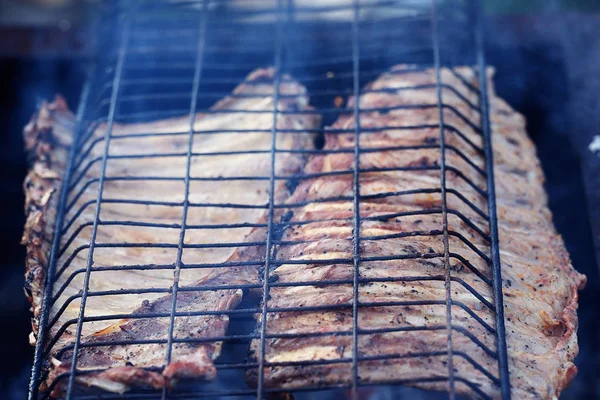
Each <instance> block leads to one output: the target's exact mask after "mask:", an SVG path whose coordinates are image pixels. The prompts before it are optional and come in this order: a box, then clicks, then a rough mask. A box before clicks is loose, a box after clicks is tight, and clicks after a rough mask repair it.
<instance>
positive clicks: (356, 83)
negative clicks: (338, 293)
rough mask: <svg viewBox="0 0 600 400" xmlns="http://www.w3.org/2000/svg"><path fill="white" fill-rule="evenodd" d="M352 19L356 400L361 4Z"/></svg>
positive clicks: (355, 374) (354, 371) (355, 376)
mask: <svg viewBox="0 0 600 400" xmlns="http://www.w3.org/2000/svg"><path fill="white" fill-rule="evenodd" d="M352 4H353V15H354V16H353V19H352V86H353V92H354V168H353V182H352V185H353V186H352V187H353V189H352V195H353V199H352V205H353V215H354V217H353V230H352V245H353V248H352V253H353V254H352V258H353V282H352V290H353V291H352V399H353V400H357V399H358V385H359V383H360V382H359V376H358V330H359V326H358V311H359V303H360V301H359V299H358V296H359V290H358V289H359V278H360V260H359V257H360V112H361V110H360V48H359V41H358V40H359V38H358V22H359V17H360V0H353V3H352Z"/></svg>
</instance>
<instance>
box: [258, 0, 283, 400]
mask: <svg viewBox="0 0 600 400" xmlns="http://www.w3.org/2000/svg"><path fill="white" fill-rule="evenodd" d="M283 11H284V10H283V0H277V22H276V24H275V30H276V31H275V49H274V53H275V59H274V76H273V111H272V113H273V124H272V125H271V160H270V161H271V166H270V172H271V174H270V175H271V176H270V179H269V210H268V214H267V219H268V222H267V240H266V245H265V265H264V267H263V268H264V269H263V273H262V285H263V286H262V310H261V314H260V345H259V351H258V382H257V387H256V398H257V399H258V400H262V398H263V396H264V389H265V387H264V385H265V358H266V357H265V350H266V335H267V322H268V321H267V318H268V314H267V308H268V302H269V283H270V279H269V269H270V268H271V257H272V247H273V219H274V211H275V207H274V204H275V162H276V158H275V155H276V149H277V116H278V115H279V113H280V112H281V111H280V110H279V85H280V83H281V67H282V53H283V37H282V36H283V19H282V15H283Z"/></svg>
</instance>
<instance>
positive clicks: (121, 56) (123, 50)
mask: <svg viewBox="0 0 600 400" xmlns="http://www.w3.org/2000/svg"><path fill="white" fill-rule="evenodd" d="M133 15H134V13H133V12H132V13H129V14H126V15H125V22H124V23H125V25H124V30H123V34H122V37H121V43H120V48H119V52H118V59H117V66H116V70H115V76H114V79H113V87H112V93H111V98H110V108H109V112H108V122H107V126H106V133H105V136H104V152H103V155H102V166H101V171H100V178H99V181H98V194H97V198H96V211H95V214H94V224H93V227H92V236H91V238H90V245H89V253H88V260H87V265H86V270H85V277H84V282H83V288H82V293H81V304H80V306H79V315H78V317H77V330H76V333H75V344H74V346H73V357H72V359H71V369H70V374H69V383H68V386H67V392H66V398H67V399H71V397H72V396H73V388H74V384H75V371H76V369H77V353H78V352H79V346H80V344H81V331H82V329H83V317H84V314H85V305H86V302H87V297H88V291H89V284H90V276H91V274H92V266H93V265H94V249H95V246H96V236H97V234H98V224H99V222H100V209H101V206H102V194H103V191H104V178H105V176H106V165H107V161H108V153H109V149H110V139H111V135H112V128H113V124H114V119H115V113H116V109H117V103H118V100H119V88H120V82H121V76H122V73H123V65H124V64H125V57H126V55H127V47H128V45H129V36H130V34H131V24H132V23H131V18H132V17H133ZM57 234H58V231H57Z"/></svg>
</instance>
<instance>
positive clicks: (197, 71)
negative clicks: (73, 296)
mask: <svg viewBox="0 0 600 400" xmlns="http://www.w3.org/2000/svg"><path fill="white" fill-rule="evenodd" d="M209 1H210V0H205V1H204V2H203V10H202V14H201V16H200V22H199V29H198V30H199V32H198V47H197V49H196V63H195V66H194V80H193V84H192V91H191V93H190V96H191V100H190V111H189V131H188V149H187V155H186V167H185V180H184V185H185V192H184V199H183V213H182V217H181V230H180V232H179V242H178V244H177V259H176V261H175V271H174V272H173V275H174V276H173V278H174V279H173V286H172V288H171V296H172V301H171V311H170V315H169V336H168V338H167V354H166V363H167V365H168V364H169V363H170V362H171V357H172V354H173V331H174V329H175V311H176V309H177V292H178V289H179V277H180V275H181V267H182V264H183V263H182V261H181V259H182V257H183V244H184V241H185V231H186V229H185V228H186V223H187V214H188V206H189V194H190V170H191V164H192V148H193V146H194V123H195V121H196V106H197V102H198V89H199V87H200V79H201V78H202V66H203V62H204V44H205V43H206V22H207V14H208V2H209ZM166 390H167V389H166V388H163V392H162V398H163V399H165V398H166V395H167V392H166Z"/></svg>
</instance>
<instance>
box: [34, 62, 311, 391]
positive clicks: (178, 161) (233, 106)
mask: <svg viewBox="0 0 600 400" xmlns="http://www.w3.org/2000/svg"><path fill="white" fill-rule="evenodd" d="M273 78H274V73H273V70H271V69H266V70H257V71H255V72H253V73H251V74H250V75H249V76H248V77H247V79H246V80H245V82H244V83H243V84H241V85H240V86H238V87H237V88H236V89H235V90H234V91H233V95H231V96H228V97H226V98H224V99H223V100H221V101H219V102H218V103H217V104H216V105H215V106H213V107H212V108H211V112H210V113H198V114H197V115H196V117H195V123H194V130H195V132H196V133H195V135H194V141H193V148H192V151H193V153H194V155H193V157H192V160H191V171H190V176H191V177H192V178H202V179H196V180H194V179H193V180H192V181H191V182H190V192H189V198H188V201H189V202H190V205H189V208H188V216H187V221H186V223H187V229H186V234H185V245H190V244H193V245H194V246H196V247H194V246H189V247H185V249H184V252H183V258H182V262H183V264H184V268H182V269H181V274H180V279H179V287H180V289H179V292H178V294H177V309H176V312H178V313H182V312H196V313H201V312H203V311H204V312H206V311H216V312H218V311H227V310H231V309H233V308H234V307H235V306H236V305H237V304H238V303H239V301H240V299H241V297H242V290H234V289H222V290H221V289H219V290H201V288H202V287H208V286H219V285H235V284H245V283H246V284H247V283H252V282H256V281H257V279H256V276H257V264H259V261H260V260H262V259H263V258H264V246H263V247H261V246H260V243H261V242H264V240H265V237H266V232H265V228H264V215H265V210H266V209H267V204H268V202H269V179H268V177H269V174H270V171H271V151H270V150H271V145H272V137H273V136H272V133H271V129H272V126H273V115H274V113H273V110H274V104H273V103H274V99H273V93H274V87H273ZM279 92H280V94H281V96H280V99H279V102H278V105H277V108H278V110H280V111H286V113H285V114H284V113H279V114H278V118H277V128H278V129H284V132H278V133H277V135H276V146H277V148H278V149H279V150H292V149H293V150H298V149H310V148H312V147H313V134H312V131H314V130H315V129H316V128H318V127H319V126H320V117H319V116H318V115H316V114H315V113H308V112H306V111H308V110H312V108H311V107H310V106H309V105H308V98H307V96H306V89H305V88H304V87H303V86H301V85H299V84H298V83H296V82H295V81H294V80H292V79H291V78H290V77H289V76H286V75H283V77H282V80H281V83H280V86H279ZM247 111H252V112H247ZM294 111H304V113H294ZM73 125H74V116H73V115H72V114H71V113H70V112H69V111H68V109H67V106H66V104H65V102H64V101H63V100H62V99H60V98H58V99H57V100H56V101H55V102H54V103H51V104H44V105H43V106H42V107H41V109H40V110H39V112H38V113H37V115H36V116H35V117H34V118H33V120H32V121H31V123H30V124H29V125H28V126H27V127H26V128H25V141H26V147H27V149H28V151H29V154H30V156H31V157H32V159H33V166H32V169H31V171H30V173H29V175H28V177H27V180H26V184H25V192H26V195H27V202H26V212H27V223H26V227H25V233H24V236H23V243H24V244H26V245H27V279H26V280H27V284H26V292H27V294H28V297H29V299H30V301H31V304H32V310H33V313H34V318H33V334H32V343H35V339H36V338H35V334H36V333H37V324H38V318H39V316H40V311H41V301H42V296H43V292H44V284H45V279H46V268H47V266H48V254H49V250H50V242H51V240H52V237H53V232H54V223H55V214H56V207H57V201H58V194H59V192H60V186H61V178H62V175H63V171H64V169H65V165H66V160H67V153H68V148H69V146H70V145H71V144H72V140H73V138H72V133H73V132H72V131H73ZM106 129H107V126H106V124H101V125H100V126H98V127H96V128H95V129H93V130H92V131H91V132H92V133H91V136H90V137H89V140H87V142H86V145H85V146H84V147H83V148H84V151H83V152H82V154H83V155H82V158H81V160H80V163H79V167H78V168H77V169H76V170H75V171H74V172H73V177H74V179H75V180H74V182H75V183H74V184H73V186H72V187H70V188H69V195H68V199H67V205H68V206H69V208H68V211H67V212H66V215H65V218H64V223H65V225H64V232H63V234H62V236H61V243H60V247H61V248H64V249H65V250H64V251H63V252H61V254H60V255H59V258H58V262H57V273H56V277H55V280H56V281H55V283H54V285H53V298H54V301H53V303H52V308H51V311H50V328H49V329H50V333H49V337H50V344H51V349H50V352H49V354H50V359H49V360H48V361H49V368H50V374H49V376H48V379H47V384H50V383H51V382H52V380H54V379H56V378H57V377H58V376H59V375H60V374H61V373H64V372H68V371H70V368H71V359H72V351H73V350H72V347H73V343H74V340H75V338H74V336H75V334H76V326H77V324H76V321H77V318H78V316H79V308H80V301H81V290H82V285H83V282H84V276H85V270H86V267H87V260H88V249H89V243H90V239H91V233H92V228H93V221H94V216H95V213H96V209H95V203H96V197H97V196H98V177H99V176H100V173H101V159H102V155H103V150H104V140H103V138H104V137H105V135H106ZM188 131H189V118H188V117H182V118H175V119H168V120H161V121H156V122H151V123H139V124H120V123H115V124H114V126H113V128H112V132H111V141H110V147H109V151H108V155H109V158H108V162H107V166H106V177H107V178H106V180H105V182H104V188H103V201H102V205H101V210H100V213H99V220H100V221H101V223H100V224H99V225H98V231H97V237H96V248H95V251H94V254H93V265H92V267H93V269H92V272H91V276H90V283H89V291H88V298H87V303H86V307H85V315H84V316H85V318H90V317H91V319H86V320H85V322H84V323H83V329H82V335H81V343H82V347H81V348H80V351H79V356H78V363H77V369H78V370H79V371H86V370H88V372H89V370H100V372H93V373H87V374H82V375H79V376H78V377H77V380H78V381H79V382H81V383H84V384H86V385H92V386H97V387H100V388H103V389H105V390H109V391H113V392H123V391H125V390H127V389H128V388H129V387H130V386H150V387H155V388H159V387H162V386H164V385H171V384H172V383H173V382H175V381H176V380H177V379H179V378H188V377H196V378H205V379H212V378H214V377H215V374H216V370H215V367H214V365H213V360H214V359H215V358H217V357H218V356H219V353H220V349H221V344H222V342H221V341H219V340H217V339H215V340H212V341H211V339H212V338H218V337H222V336H224V334H225V330H226V328H227V325H228V320H229V319H228V315H227V314H226V313H224V314H214V313H213V315H206V314H205V315H197V314H196V315H192V316H177V317H176V318H175V322H174V329H173V336H174V337H175V338H176V339H177V338H195V339H198V340H199V341H198V342H196V343H174V344H173V352H172V358H171V363H170V364H169V365H167V366H166V367H165V368H164V370H162V371H161V367H163V366H165V363H166V352H167V346H166V344H165V343H166V340H167V337H168V334H169V314H170V311H171V306H172V301H173V299H172V297H171V296H170V295H168V291H169V290H170V288H171V286H172V285H173V281H174V275H173V272H174V269H175V266H174V263H175V261H176V252H177V248H176V247H177V243H178V238H179V234H180V230H181V228H180V225H181V221H182V204H183V203H182V202H183V201H184V186H183V177H184V176H185V173H186V157H185V154H186V152H187V146H188V141H189V134H188ZM86 151H87V152H86ZM177 153H180V154H183V155H174V154H177ZM141 154H146V155H148V154H155V156H153V157H150V158H135V156H136V155H141ZM79 156H80V155H79V154H78V155H77V157H76V160H78V157H79ZM130 156H133V157H130ZM305 158H306V157H305V156H304V155H303V154H301V153H297V152H296V153H291V152H285V151H282V152H278V153H277V155H276V160H275V171H276V174H278V176H282V177H285V176H288V175H293V174H295V173H298V172H299V171H301V170H302V167H303V166H304V162H305ZM150 176H152V177H177V178H181V179H178V180H149V179H144V177H150ZM240 176H243V177H245V178H244V180H240V179H231V178H234V177H240ZM119 177H134V178H139V179H140V180H120V179H118V178H119ZM254 178H262V179H254ZM265 178H266V179H265ZM287 196H289V191H288V189H287V187H286V181H285V180H283V179H281V180H277V182H276V184H275V191H274V193H273V197H274V200H275V201H277V202H283V201H284V200H285V199H286V198H287ZM123 200H125V201H123ZM140 200H143V201H146V202H142V203H139V201H140ZM240 205H244V207H241V206H240ZM131 222H136V223H139V222H143V223H145V226H144V225H143V224H142V225H140V224H132V223H131ZM157 224H158V225H157ZM261 224H262V225H261ZM219 225H229V227H227V228H219V229H211V226H215V227H217V226H219ZM124 243H128V245H126V246H124V245H123V244H124ZM112 244H114V245H112ZM215 244H220V245H219V246H215ZM223 244H226V245H223ZM157 245H158V246H157ZM198 245H199V246H198ZM261 249H262V251H261ZM248 261H257V262H256V263H254V264H252V263H249V262H248ZM243 262H246V263H245V264H244V263H243ZM248 264H250V265H248ZM140 266H143V267H140ZM194 287H196V288H197V289H196V290H193V289H191V288H194ZM149 288H157V289H159V290H156V291H149V292H146V293H134V294H122V293H119V291H122V290H130V289H149ZM107 291H108V292H111V293H110V294H108V293H104V295H102V296H95V295H94V293H98V292H107ZM128 314H131V316H130V317H123V316H127V315H128ZM145 314H154V315H157V317H156V318H141V317H142V316H143V315H145ZM94 317H95V318H94ZM201 340H206V341H205V342H202V341H201ZM117 341H122V342H124V343H127V342H131V341H150V343H145V344H137V345H134V344H120V345H116V344H112V343H115V342H117ZM152 341H154V343H153V342H152ZM62 382H63V383H65V382H66V381H65V380H64V379H63V380H62ZM63 386H64V385H62V384H59V385H58V386H57V387H56V388H55V390H54V395H60V393H61V390H63V389H64V387H63Z"/></svg>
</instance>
